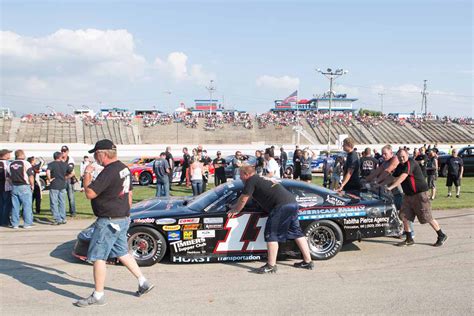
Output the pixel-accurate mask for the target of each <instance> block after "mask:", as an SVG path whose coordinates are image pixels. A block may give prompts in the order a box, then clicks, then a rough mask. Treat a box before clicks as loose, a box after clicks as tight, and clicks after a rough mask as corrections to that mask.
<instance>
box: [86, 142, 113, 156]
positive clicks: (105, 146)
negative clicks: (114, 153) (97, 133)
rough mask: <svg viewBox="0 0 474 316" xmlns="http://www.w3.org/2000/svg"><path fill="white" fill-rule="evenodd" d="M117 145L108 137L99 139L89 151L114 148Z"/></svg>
mask: <svg viewBox="0 0 474 316" xmlns="http://www.w3.org/2000/svg"><path fill="white" fill-rule="evenodd" d="M116 149H117V147H116V146H115V145H114V143H113V142H112V141H111V140H110V139H101V140H99V141H98V142H97V143H95V146H94V148H92V149H91V150H89V153H90V154H92V153H95V152H96V151H98V150H116Z"/></svg>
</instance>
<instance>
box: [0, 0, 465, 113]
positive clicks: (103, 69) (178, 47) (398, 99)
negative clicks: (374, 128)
mask: <svg viewBox="0 0 474 316" xmlns="http://www.w3.org/2000/svg"><path fill="white" fill-rule="evenodd" d="M1 9H2V10H1V14H2V16H1V20H2V26H1V30H2V50H1V62H2V67H1V68H2V71H1V82H2V85H1V93H2V101H1V106H7V107H10V108H12V109H14V110H16V111H17V112H18V113H24V112H31V111H35V112H42V111H43V112H44V111H47V109H46V108H45V106H46V105H50V106H53V107H54V108H56V109H58V110H60V111H68V110H71V109H70V108H69V107H68V106H67V104H71V105H73V106H75V107H79V106H81V105H82V104H87V105H88V106H91V107H93V108H94V107H95V108H97V107H98V106H100V105H102V106H114V105H118V106H126V107H129V108H151V107H152V106H156V107H157V108H159V109H162V110H168V109H171V108H175V107H177V106H178V105H179V103H181V102H184V103H185V104H186V105H188V106H192V105H193V100H194V99H202V98H207V97H208V93H207V90H206V89H205V86H206V85H207V83H208V82H209V80H210V79H213V80H215V83H216V88H217V92H216V95H217V96H218V97H219V99H221V101H222V102H224V104H225V105H226V106H227V107H231V106H233V107H235V108H239V109H244V110H249V111H251V112H263V111H266V110H268V109H269V108H270V107H271V106H272V104H273V100H274V99H278V98H284V97H286V96H288V95H289V94H290V93H292V92H293V91H294V90H295V89H298V90H299V98H311V97H312V95H313V94H321V93H323V92H325V91H327V90H328V86H329V83H328V80H327V79H325V78H324V77H323V76H322V75H320V74H317V73H316V72H315V69H316V68H323V69H325V68H327V67H330V68H344V69H347V70H349V74H347V75H345V76H343V77H341V78H339V79H338V80H337V85H336V88H335V91H336V93H347V94H349V95H350V96H354V97H356V98H358V99H359V101H358V102H357V103H356V106H358V107H363V108H370V109H379V108H380V96H379V95H378V94H379V93H384V109H385V111H386V112H395V111H400V112H408V111H413V110H419V109H420V104H421V94H420V90H421V88H422V86H423V80H424V79H427V80H428V91H429V93H430V94H429V96H428V102H429V103H428V106H429V110H431V111H432V112H434V113H437V114H440V115H446V114H447V115H453V116H466V115H469V116H472V115H473V113H472V112H473V96H472V95H473V92H472V87H473V85H472V83H473V82H472V78H473V72H472V47H473V45H472V44H473V43H472V26H473V23H472V2H471V1H458V0H454V1H418V0H414V1H192V2H191V1H189V2H184V1H169V2H165V1H133V2H132V1H82V2H79V1H21V0H20V1H2V8H1ZM164 91H171V95H169V94H166V93H164ZM33 109H34V110H33Z"/></svg>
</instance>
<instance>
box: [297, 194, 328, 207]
mask: <svg viewBox="0 0 474 316" xmlns="http://www.w3.org/2000/svg"><path fill="white" fill-rule="evenodd" d="M296 202H297V203H298V204H299V205H300V206H301V207H311V206H315V205H318V204H321V203H322V202H323V198H322V197H320V196H297V197H296Z"/></svg>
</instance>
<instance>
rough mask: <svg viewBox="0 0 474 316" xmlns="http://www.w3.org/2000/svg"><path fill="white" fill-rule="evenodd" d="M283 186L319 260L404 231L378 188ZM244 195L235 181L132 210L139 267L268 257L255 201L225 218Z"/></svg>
mask: <svg viewBox="0 0 474 316" xmlns="http://www.w3.org/2000/svg"><path fill="white" fill-rule="evenodd" d="M280 183H281V184H282V185H283V186H284V187H285V188H286V189H287V190H289V191H290V192H291V193H292V194H293V195H294V196H295V198H296V200H297V202H298V204H299V206H300V210H299V220H300V224H301V228H302V230H303V232H304V234H305V235H306V237H307V238H308V245H309V249H310V253H311V257H312V258H313V259H315V260H326V259H330V258H332V257H334V256H335V255H336V254H337V253H338V252H339V250H341V248H342V246H343V244H344V243H345V242H352V241H355V240H359V241H360V240H361V239H363V238H372V237H380V236H389V235H390V236H391V235H398V234H400V233H401V231H402V227H401V221H400V219H399V217H398V212H397V210H396V208H395V206H394V205H393V199H392V196H390V195H389V194H390V193H384V191H382V190H380V189H373V190H371V191H366V192H362V193H361V197H356V196H354V195H340V194H338V193H336V192H334V191H330V190H328V189H325V188H323V187H320V186H316V185H312V184H308V183H306V182H301V181H295V180H280ZM242 189H243V183H242V181H240V180H236V181H229V182H227V183H224V184H221V185H220V186H218V187H217V188H214V189H212V190H209V191H207V192H205V193H204V194H201V195H199V196H197V197H194V198H193V197H172V198H151V199H148V200H145V201H142V202H140V203H137V204H135V205H133V207H132V209H131V216H130V220H131V224H130V228H129V230H128V245H129V249H130V250H131V252H132V254H133V256H134V257H135V258H136V259H137V262H138V264H139V265H141V266H150V265H153V264H155V263H157V262H160V261H161V260H163V258H164V257H165V256H166V255H169V258H170V261H171V262H176V263H192V262H227V261H230V262H233V261H253V260H260V259H262V258H264V257H266V255H267V246H266V243H265V240H264V227H265V223H266V221H267V217H268V214H267V213H265V212H264V211H263V210H262V209H261V208H260V207H259V205H258V204H257V203H256V202H253V200H250V201H249V203H247V205H246V206H245V208H244V209H243V210H242V212H240V213H239V214H238V215H237V216H236V217H234V218H228V216H227V213H228V211H229V210H230V205H232V204H233V203H235V201H236V200H237V199H238V198H239V196H240V194H241V193H242ZM93 230H94V226H93V225H91V226H89V227H88V228H86V229H85V230H83V231H82V232H80V233H79V235H78V237H77V241H76V244H75V246H74V249H73V255H74V256H75V257H77V258H80V259H82V260H85V259H86V256H87V249H88V247H89V242H90V239H91V236H92V233H93ZM295 250H296V248H295V245H294V243H293V242H288V243H285V244H282V245H281V247H280V254H284V253H288V252H293V253H294V251H295Z"/></svg>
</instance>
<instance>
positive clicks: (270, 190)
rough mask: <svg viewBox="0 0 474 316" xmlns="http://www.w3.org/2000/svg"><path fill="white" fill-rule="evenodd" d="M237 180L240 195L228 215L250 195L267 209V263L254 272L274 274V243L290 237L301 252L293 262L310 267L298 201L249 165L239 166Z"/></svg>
mask: <svg viewBox="0 0 474 316" xmlns="http://www.w3.org/2000/svg"><path fill="white" fill-rule="evenodd" d="M240 179H241V180H242V181H243V182H244V189H243V191H242V195H241V196H240V197H239V199H238V200H237V202H236V203H235V205H233V206H232V210H231V211H230V212H229V215H228V216H229V217H234V216H236V215H237V214H238V213H240V211H242V209H243V208H244V207H245V204H246V203H247V201H248V199H249V198H250V197H253V198H254V199H255V200H256V201H257V203H258V204H259V205H260V206H261V207H262V208H263V210H264V211H266V212H268V213H269V215H268V220H267V223H266V225H265V234H264V236H265V241H266V242H267V252H268V262H267V264H265V265H264V266H263V267H261V268H259V269H258V270H257V273H260V274H265V273H275V272H276V271H277V266H276V259H277V254H278V243H279V242H286V240H287V239H294V240H295V242H296V244H297V246H298V248H299V249H300V251H301V253H302V255H303V261H301V262H297V263H295V264H294V266H295V267H296V268H303V269H308V270H312V269H313V267H314V264H313V262H312V261H311V255H310V253H309V247H308V241H307V240H306V237H305V236H304V234H303V231H302V230H301V227H300V223H299V221H298V203H297V202H296V199H295V197H294V196H293V194H291V193H290V192H289V191H288V190H286V189H285V188H284V187H283V185H281V184H280V183H279V182H277V181H276V180H274V179H270V178H266V177H262V176H259V175H257V174H256V173H255V168H254V167H253V166H250V165H244V166H242V167H240Z"/></svg>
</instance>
